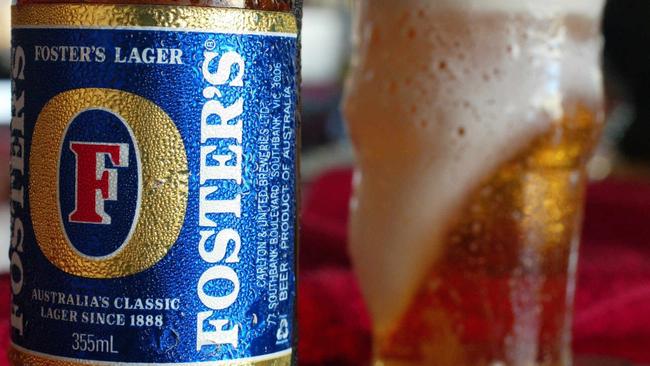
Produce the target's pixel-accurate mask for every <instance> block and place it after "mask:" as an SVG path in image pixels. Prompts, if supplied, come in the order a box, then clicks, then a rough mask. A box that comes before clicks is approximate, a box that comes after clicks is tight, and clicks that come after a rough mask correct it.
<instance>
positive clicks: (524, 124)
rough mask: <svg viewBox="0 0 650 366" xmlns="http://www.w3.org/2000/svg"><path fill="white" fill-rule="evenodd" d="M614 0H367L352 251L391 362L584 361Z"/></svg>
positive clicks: (356, 98)
mask: <svg viewBox="0 0 650 366" xmlns="http://www.w3.org/2000/svg"><path fill="white" fill-rule="evenodd" d="M601 7H602V1H601V0H577V1H555V0H553V1H547V2H539V1H529V0H517V1H514V0H513V1H510V0H496V1H487V0H486V1H470V0H461V1H458V0H454V1H451V0H448V1H447V0H428V1H424V0H408V1H399V2H397V1H387V0H379V1H376V0H373V1H370V0H362V1H360V2H359V4H358V11H359V13H358V19H357V21H358V24H357V40H356V41H357V49H356V56H355V58H354V68H353V72H352V73H351V76H350V78H349V80H348V89H347V98H346V102H345V110H346V115H347V118H348V120H349V131H350V135H351V138H352V142H353V144H354V146H355V150H356V157H357V160H358V169H357V173H356V177H355V183H354V184H355V194H354V198H353V201H352V204H351V207H352V217H351V225H350V240H351V254H352V258H353V262H354V266H355V269H356V271H357V273H358V276H359V279H360V283H361V286H362V290H363V293H364V296H365V298H366V300H367V303H368V306H369V309H370V312H371V315H372V319H373V324H374V356H375V360H376V361H375V364H376V365H384V366H397V365H399V366H408V365H432V366H483V365H486V366H487V365H490V366H500V365H520V366H529V365H545V366H559V365H562V366H568V365H570V364H571V352H570V326H571V309H572V304H573V295H574V283H575V270H576V260H577V251H578V243H579V233H580V226H581V217H582V206H583V199H584V190H585V182H586V179H587V178H586V175H585V164H586V162H587V160H588V159H589V157H590V155H591V153H592V151H593V148H594V145H595V144H596V142H597V140H598V137H599V133H600V130H601V127H602V123H603V122H602V121H603V113H602V110H601V102H602V100H601V98H602V96H601V94H602V85H601V73H600V68H599V55H600V51H601V39H600V34H599V18H600V12H601Z"/></svg>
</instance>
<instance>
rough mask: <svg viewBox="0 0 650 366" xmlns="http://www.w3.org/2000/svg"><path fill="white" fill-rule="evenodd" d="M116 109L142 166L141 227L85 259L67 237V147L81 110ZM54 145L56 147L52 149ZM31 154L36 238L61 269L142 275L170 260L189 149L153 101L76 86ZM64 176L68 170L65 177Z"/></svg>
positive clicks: (46, 111) (40, 128) (56, 102)
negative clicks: (62, 186)
mask: <svg viewBox="0 0 650 366" xmlns="http://www.w3.org/2000/svg"><path fill="white" fill-rule="evenodd" d="M93 109H102V110H109V111H111V113H114V114H115V115H117V116H119V117H120V118H121V119H122V120H123V121H124V123H125V124H126V125H127V126H128V127H129V128H130V129H131V131H132V132H133V138H134V140H135V144H136V146H137V147H138V150H139V154H140V163H141V169H142V174H141V177H142V178H141V181H140V183H139V184H141V194H140V199H141V201H140V210H139V214H137V216H136V217H134V220H136V221H135V228H134V230H133V234H132V235H131V237H130V238H129V239H127V242H125V243H124V244H123V245H122V247H121V248H120V249H119V250H118V251H117V252H116V253H115V254H114V255H111V256H108V257H96V258H94V257H88V256H84V255H82V254H81V253H79V252H78V251H77V250H75V249H74V248H73V247H72V244H71V243H70V242H69V241H68V239H67V236H66V235H65V228H64V227H63V224H62V220H61V219H58V220H57V218H60V217H61V208H60V203H59V192H58V184H57V182H58V179H59V172H58V169H59V158H60V154H61V152H60V151H59V150H60V147H61V146H62V142H63V140H64V139H65V131H66V128H67V126H68V125H69V124H70V123H71V121H72V120H73V119H74V118H75V117H76V116H77V115H78V114H79V113H81V112H83V111H87V110H93ZM53 147H55V148H53ZM31 149H32V150H31V155H30V164H29V169H30V181H29V198H30V204H31V214H32V222H33V227H34V232H35V234H36V241H37V242H38V245H39V247H40V248H41V250H42V251H43V254H44V255H45V257H46V258H47V259H48V260H49V261H50V262H51V263H52V264H53V265H55V266H56V267H58V268H59V269H61V270H62V271H64V272H66V273H69V274H72V275H75V276H80V277H86V278H104V279H106V278H120V277H126V276H129V275H133V274H136V273H140V272H142V271H144V270H146V269H148V268H150V267H152V266H153V265H154V264H156V263H158V262H159V261H160V260H161V259H162V258H164V257H165V256H166V255H167V253H168V252H169V250H170V249H171V247H172V246H173V245H174V243H175V242H176V240H177V239H178V235H179V233H180V231H181V228H182V226H183V221H184V220H185V211H186V208H187V199H188V175H189V171H188V165H187V155H186V153H185V146H184V144H183V140H182V138H181V135H180V133H179V132H178V130H177V128H176V125H175V124H174V122H173V121H172V120H171V118H170V117H169V116H168V115H167V113H165V111H163V110H162V109H161V108H160V107H158V106H157V105H155V104H154V103H153V102H151V101H150V100H147V99H145V98H143V97H141V96H138V95H135V94H131V93H128V92H124V91H120V90H113V89H75V90H71V91H67V92H63V93H61V94H58V95H56V96H55V97H54V98H52V99H51V100H50V101H49V102H47V104H46V105H45V107H44V108H43V110H42V111H41V113H40V114H39V116H38V119H37V121H36V126H35V128H34V135H33V138H32V147H31ZM62 173H64V172H62Z"/></svg>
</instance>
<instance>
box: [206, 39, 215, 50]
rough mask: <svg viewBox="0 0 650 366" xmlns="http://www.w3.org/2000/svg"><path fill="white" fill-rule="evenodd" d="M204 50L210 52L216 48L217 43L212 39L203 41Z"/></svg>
mask: <svg viewBox="0 0 650 366" xmlns="http://www.w3.org/2000/svg"><path fill="white" fill-rule="evenodd" d="M204 46H205V49H206V50H208V51H212V50H213V49H214V48H215V47H217V42H215V41H214V39H208V40H207V41H205V44H204Z"/></svg>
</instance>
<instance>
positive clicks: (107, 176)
mask: <svg viewBox="0 0 650 366" xmlns="http://www.w3.org/2000/svg"><path fill="white" fill-rule="evenodd" d="M70 150H72V152H73V153H74V154H75V156H76V158H77V162H76V163H77V165H76V171H77V182H76V187H75V209H74V211H72V213H71V214H70V216H69V219H70V221H71V222H78V223H84V224H101V225H110V224H111V217H110V216H109V215H108V214H107V213H106V212H105V211H104V201H115V200H117V170H116V169H107V168H106V167H105V160H106V159H105V157H108V158H109V159H110V162H111V164H113V166H114V167H118V168H124V167H128V166H129V145H128V144H108V143H91V142H75V141H72V142H71V143H70Z"/></svg>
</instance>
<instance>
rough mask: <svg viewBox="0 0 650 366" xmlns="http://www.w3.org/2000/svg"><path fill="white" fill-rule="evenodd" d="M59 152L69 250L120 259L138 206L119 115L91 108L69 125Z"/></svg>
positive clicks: (128, 134) (134, 164) (133, 154)
mask: <svg viewBox="0 0 650 366" xmlns="http://www.w3.org/2000/svg"><path fill="white" fill-rule="evenodd" d="M60 149H61V150H60V157H59V164H60V169H59V172H60V175H59V189H58V192H59V207H60V210H61V212H60V213H61V220H62V222H63V227H64V229H65V234H66V236H67V239H68V241H69V243H70V245H71V246H72V247H73V248H75V249H76V250H77V251H78V252H79V253H81V254H82V255H84V256H87V257H93V258H103V257H107V256H112V255H115V254H117V253H118V252H119V250H120V249H121V247H122V246H123V244H124V243H125V242H126V241H127V240H128V239H129V237H130V236H131V233H132V231H133V229H134V227H135V224H136V221H137V214H138V206H139V202H140V186H141V180H142V179H141V177H140V176H139V175H140V174H139V172H140V171H141V169H140V161H139V158H138V149H137V146H136V143H135V139H134V138H133V133H132V131H131V130H130V129H129V127H128V126H127V125H126V124H125V123H124V122H123V121H122V118H121V117H119V116H118V115H117V114H115V113H113V112H111V111H109V110H104V109H90V110H86V111H83V112H81V113H79V114H78V115H77V116H76V117H74V118H73V119H72V121H70V124H69V125H68V127H67V130H66V132H65V135H64V139H63V144H62V146H61V147H60Z"/></svg>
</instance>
